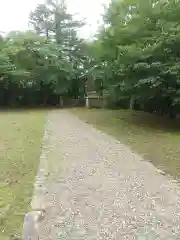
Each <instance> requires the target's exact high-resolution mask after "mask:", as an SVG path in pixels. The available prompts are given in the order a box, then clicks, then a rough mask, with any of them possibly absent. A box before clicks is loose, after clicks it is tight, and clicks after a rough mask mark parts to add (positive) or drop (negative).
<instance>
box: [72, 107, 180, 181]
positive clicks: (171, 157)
mask: <svg viewBox="0 0 180 240" xmlns="http://www.w3.org/2000/svg"><path fill="white" fill-rule="evenodd" d="M71 112H72V113H74V114H76V115H77V116H79V117H80V118H81V119H82V120H84V121H86V122H88V123H90V124H93V125H94V126H95V127H97V128H98V129H100V130H102V131H104V132H106V133H108V134H110V135H113V136H115V137H116V138H117V139H118V140H120V141H121V142H122V143H124V144H127V145H129V146H130V147H131V149H132V150H134V151H136V152H137V153H139V154H140V155H142V156H143V157H144V159H146V160H148V161H151V162H152V163H153V164H154V165H155V166H156V167H158V168H160V169H162V170H164V171H165V172H166V173H169V174H170V175H172V176H174V177H175V178H180V120H179V119H177V120H170V119H167V118H162V117H157V116H154V115H151V114H148V113H143V112H135V111H128V110H105V109H101V110H98V109H81V108H80V109H72V110H71Z"/></svg>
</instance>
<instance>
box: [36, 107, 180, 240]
mask: <svg viewBox="0 0 180 240" xmlns="http://www.w3.org/2000/svg"><path fill="white" fill-rule="evenodd" d="M154 144H155V147H158V143H154ZM32 204H33V208H34V209H36V208H44V209H45V210H46V213H45V216H43V217H42V219H41V220H39V226H38V231H39V239H40V240H51V239H52V240H56V239H60V240H100V239H102V240H107V239H110V240H115V239H117V240H121V239H128V240H131V239H139V240H145V239H148V240H151V239H152V240H154V239H168V240H171V239H180V188H179V186H178V185H177V183H175V182H174V181H171V180H170V179H168V178H167V177H165V176H163V175H160V174H159V173H158V172H157V170H156V168H155V167H154V166H152V165H151V164H150V163H148V162H145V161H143V160H142V159H141V158H140V157H139V156H137V155H136V154H134V153H132V152H131V151H130V150H129V149H128V148H127V147H126V146H124V145H123V144H121V143H120V142H118V141H117V140H115V139H114V138H112V137H110V136H108V135H106V134H104V133H102V132H100V131H98V130H96V129H95V128H93V127H92V126H91V125H88V124H86V123H84V122H82V121H81V120H79V119H78V118H77V117H75V116H73V115H72V114H70V113H68V112H67V111H59V112H58V111H54V112H53V111H52V112H50V113H49V115H48V119H47V124H46V132H45V137H44V149H43V152H42V156H41V163H40V170H39V173H38V176H37V182H36V189H35V195H34V199H33V203H32Z"/></svg>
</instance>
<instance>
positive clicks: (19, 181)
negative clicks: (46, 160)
mask: <svg viewBox="0 0 180 240" xmlns="http://www.w3.org/2000/svg"><path fill="white" fill-rule="evenodd" d="M44 121H45V111H38V110H35V111H34V110H32V111H16V112H11V111H9V112H8V111H4V112H0V239H1V240H6V239H18V238H17V237H19V236H21V233H22V226H23V220H24V215H25V213H26V212H27V211H28V208H30V202H31V198H32V194H33V185H34V181H35V175H36V172H37V168H38V165H39V157H40V152H41V143H42V137H43V132H44Z"/></svg>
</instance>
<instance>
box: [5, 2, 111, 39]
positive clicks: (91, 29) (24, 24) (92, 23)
mask: <svg viewBox="0 0 180 240" xmlns="http://www.w3.org/2000/svg"><path fill="white" fill-rule="evenodd" d="M108 2H109V0H67V3H68V8H69V11H71V13H78V14H80V15H81V17H82V18H85V19H86V22H87V26H86V27H85V28H83V30H82V31H81V36H83V37H85V38H89V37H91V36H92V35H93V34H94V33H95V32H96V30H97V27H98V22H99V21H101V14H102V13H103V4H107V3H108ZM38 3H44V0H0V31H3V32H8V31H11V30H26V29H27V28H28V17H29V12H30V11H31V10H33V9H34V8H35V6H36V5H37V4H38Z"/></svg>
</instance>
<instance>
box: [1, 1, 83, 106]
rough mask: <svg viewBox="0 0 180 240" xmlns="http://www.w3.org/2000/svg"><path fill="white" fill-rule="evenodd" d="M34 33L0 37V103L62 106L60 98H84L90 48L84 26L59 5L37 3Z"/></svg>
mask: <svg viewBox="0 0 180 240" xmlns="http://www.w3.org/2000/svg"><path fill="white" fill-rule="evenodd" d="M30 25H31V26H32V27H33V31H26V32H20V31H13V32H10V33H9V34H8V35H7V36H6V37H4V38H3V37H1V38H0V92H1V94H0V105H17V104H20V105H22V104H23V105H27V104H30V105H31V104H32V105H37V104H58V103H59V101H60V97H61V96H64V95H65V96H66V95H69V96H70V97H76V98H77V97H79V96H80V94H81V95H84V92H83V91H84V85H85V79H84V78H82V77H81V76H83V75H84V59H85V57H84V54H85V49H86V44H85V42H84V41H83V40H81V39H79V38H78V37H77V30H78V28H79V27H80V26H81V25H82V24H81V23H80V22H77V21H74V20H73V16H72V15H70V14H69V13H68V12H67V9H66V5H65V4H64V3H63V4H62V2H58V1H49V2H48V3H47V4H40V5H37V7H36V9H35V11H34V12H31V14H30Z"/></svg>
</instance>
